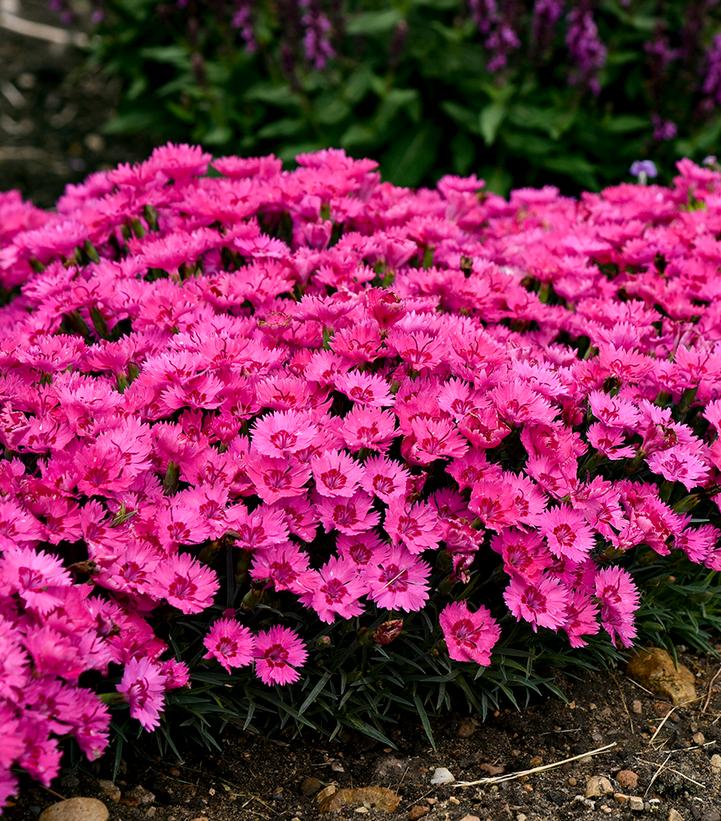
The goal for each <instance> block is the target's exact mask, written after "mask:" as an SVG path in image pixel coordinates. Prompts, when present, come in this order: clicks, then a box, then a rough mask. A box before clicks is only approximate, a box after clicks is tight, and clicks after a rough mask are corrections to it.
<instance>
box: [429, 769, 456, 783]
mask: <svg viewBox="0 0 721 821" xmlns="http://www.w3.org/2000/svg"><path fill="white" fill-rule="evenodd" d="M455 780H456V779H455V778H454V777H453V773H452V772H451V771H450V770H447V769H446V768H445V767H436V769H435V770H434V771H433V775H432V776H431V784H434V785H435V786H438V785H440V784H450V783H451V782H452V781H455Z"/></svg>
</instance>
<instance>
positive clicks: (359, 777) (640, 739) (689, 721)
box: [8, 656, 721, 821]
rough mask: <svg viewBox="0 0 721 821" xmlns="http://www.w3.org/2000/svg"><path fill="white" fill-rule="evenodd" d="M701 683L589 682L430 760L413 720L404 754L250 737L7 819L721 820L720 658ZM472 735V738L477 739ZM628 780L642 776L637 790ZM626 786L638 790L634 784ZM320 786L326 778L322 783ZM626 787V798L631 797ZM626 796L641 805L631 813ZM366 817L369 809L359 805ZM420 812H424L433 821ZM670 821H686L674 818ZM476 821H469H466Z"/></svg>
mask: <svg viewBox="0 0 721 821" xmlns="http://www.w3.org/2000/svg"><path fill="white" fill-rule="evenodd" d="M684 661H685V663H686V664H687V665H688V666H689V667H690V668H691V670H692V671H693V672H694V674H695V676H696V683H697V695H698V698H697V700H696V701H695V702H693V703H691V704H689V705H688V706H682V707H677V708H675V709H673V708H672V704H671V703H670V702H669V701H665V700H663V699H660V698H658V697H657V696H654V695H652V694H650V693H649V692H646V691H645V690H644V689H642V688H641V687H640V686H639V685H638V684H637V683H635V682H633V681H632V680H630V679H629V678H628V677H627V676H626V675H624V674H623V673H622V672H617V673H613V672H611V673H604V674H595V675H590V676H588V678H587V679H586V680H584V681H581V682H575V683H573V682H571V683H569V682H563V681H562V680H561V681H559V683H560V684H561V686H562V687H563V688H564V690H565V692H566V693H567V695H568V698H569V701H568V702H567V703H564V702H563V701H561V700H559V699H546V700H543V701H541V702H539V703H536V704H534V705H531V706H530V707H528V708H526V709H524V710H523V711H522V712H518V711H516V710H515V709H513V708H508V709H504V710H502V711H500V712H498V713H496V714H495V715H494V716H493V717H491V718H490V719H489V720H488V721H487V722H486V723H485V724H483V725H478V724H476V723H475V722H473V721H471V720H469V719H468V718H464V717H461V716H451V717H449V718H448V719H447V721H444V722H442V723H438V724H437V725H436V727H435V731H436V736H437V739H438V749H437V750H435V751H434V750H433V749H432V748H431V747H430V745H429V744H428V741H427V740H426V738H425V736H424V734H423V732H422V730H421V729H420V727H417V726H415V725H414V723H413V722H410V721H407V722H405V723H404V724H403V725H402V726H401V728H400V729H398V730H397V731H395V732H393V733H392V734H391V737H392V738H393V740H394V742H395V743H396V745H397V749H396V750H392V749H391V748H388V747H385V748H384V747H382V746H381V745H379V744H377V743H376V742H373V741H370V740H368V739H365V738H362V737H357V736H355V737H353V736H348V737H346V738H343V739H342V740H340V741H336V742H335V743H333V744H328V743H324V742H322V741H318V740H317V739H312V738H307V737H305V738H303V739H296V740H292V741H290V742H284V741H280V740H275V741H271V740H267V739H260V738H258V737H253V736H251V735H247V734H246V735H231V736H228V737H226V738H225V739H224V742H223V748H224V753H223V754H222V755H217V756H205V757H202V758H199V757H197V756H193V755H190V756H189V757H188V758H187V759H186V760H185V761H184V762H181V763H177V762H176V763H173V762H167V761H161V760H157V759H155V760H153V759H152V758H146V759H145V760H144V761H141V762H139V763H136V764H134V765H132V766H128V765H124V766H123V767H121V775H120V776H119V777H118V780H117V784H116V786H117V789H118V790H119V794H118V793H116V795H115V797H113V796H112V795H111V792H112V790H110V789H109V787H108V785H107V784H105V788H106V789H105V791H103V789H102V787H101V786H100V785H99V783H98V780H97V777H98V776H103V775H106V776H107V767H109V765H108V764H106V765H105V772H104V771H103V766H101V767H99V768H98V769H97V770H96V772H95V773H94V772H91V770H90V769H88V765H87V764H85V765H82V766H78V767H76V768H75V769H74V770H71V771H69V772H66V773H65V775H64V776H63V777H62V778H61V779H60V780H59V781H58V782H57V783H56V784H55V790H56V793H51V792H49V791H46V790H43V789H42V788H39V787H37V786H30V785H28V787H27V789H25V790H24V792H23V796H22V799H21V801H20V802H19V804H18V805H17V806H16V807H15V808H13V809H11V810H10V814H9V816H8V817H9V818H13V819H17V821H31V819H36V818H37V817H38V815H39V813H40V812H41V810H42V809H43V808H45V807H46V806H48V805H50V804H51V803H53V802H54V801H56V800H58V798H59V797H60V796H62V797H71V796H75V795H85V796H97V797H99V798H101V799H102V800H103V801H105V803H106V804H107V805H108V807H109V809H110V812H111V816H110V817H111V819H117V821H140V819H149V818H152V819H155V821H193V820H194V821H203V820H204V819H207V821H241V820H242V821H246V820H247V821H251V819H256V821H257V819H268V821H270V820H271V819H283V820H284V821H292V820H293V819H300V821H306V820H309V819H317V818H325V819H326V821H332V819H334V818H337V819H355V818H358V819H360V817H361V816H365V817H366V818H368V819H369V821H370V819H374V818H378V819H381V818H387V819H391V818H400V819H403V821H405V819H411V821H413V819H414V818H415V819H417V818H419V817H423V818H425V819H427V821H461V819H463V818H464V817H465V816H468V815H471V816H476V817H477V818H478V819H480V821H486V820H487V821H501V820H502V821H505V820H506V819H510V820H511V821H524V819H525V821H541V819H544V821H545V819H553V821H575V819H586V818H588V819H596V818H609V819H631V818H644V817H655V818H659V819H663V821H667V819H669V813H670V812H671V810H676V811H677V812H678V813H680V818H682V819H685V821H689V820H690V819H701V820H702V821H719V820H720V819H721V760H719V759H713V764H717V767H714V766H713V764H712V756H713V755H714V754H715V752H716V751H718V752H719V753H721V675H719V673H720V672H721V668H720V667H719V662H718V660H713V659H703V658H698V657H694V656H685V657H684ZM469 733H470V734H469ZM607 744H615V746H614V747H612V748H611V749H609V750H608V751H607V752H605V753H601V754H598V755H595V756H592V757H585V758H581V759H579V760H576V761H574V762H571V763H569V764H565V765H563V766H561V767H557V768H554V769H550V770H547V771H545V772H537V773H535V774H533V775H530V776H526V777H522V778H516V779H514V780H510V781H508V782H505V783H499V784H487V785H484V786H477V787H468V788H458V787H453V786H452V785H446V786H438V787H434V786H432V785H431V783H430V781H431V777H432V774H433V771H434V769H435V768H436V767H446V768H447V769H448V770H450V772H451V773H452V774H453V776H454V777H455V778H456V779H457V780H468V781H471V780H476V779H479V778H483V777H487V776H489V774H490V775H495V774H500V773H506V774H510V773H515V772H517V771H519V770H525V769H529V768H532V767H539V766H543V765H547V764H553V763H555V762H558V761H560V760H563V759H566V758H570V757H572V756H577V755H579V754H582V753H586V752H588V751H591V750H595V749H597V748H599V747H603V746H605V745H607ZM621 770H630V771H631V772H632V774H635V776H637V779H638V780H637V784H636V785H635V786H633V785H632V783H629V781H624V775H620V776H619V772H620V771H621ZM591 776H604V777H606V778H608V779H609V781H610V783H611V787H612V789H613V792H612V793H609V794H608V795H604V796H601V797H595V798H590V799H588V798H586V797H585V793H586V788H587V783H588V779H589V778H590V777H591ZM625 778H627V779H630V782H633V775H631V776H628V775H626V776H625ZM309 779H317V782H316V783H313V782H312V781H310V780H309ZM624 784H625V785H626V786H623V785H624ZM331 785H332V786H335V787H338V788H343V787H365V786H382V787H388V788H390V789H391V790H393V791H394V792H395V793H397V794H398V796H399V797H400V804H399V807H398V809H397V810H396V812H395V813H393V815H388V814H386V813H383V812H380V811H378V810H376V809H374V808H370V809H368V808H365V807H362V805H359V804H357V803H356V804H354V805H353V806H350V807H349V808H347V809H345V810H343V811H341V812H338V813H321V812H320V811H319V802H318V796H317V794H316V795H306V794H304V792H305V793H310V792H312V789H318V788H322V787H327V786H331ZM629 796H634V797H636V798H637V799H639V800H636V801H634V802H631V801H630V799H629ZM359 806H360V807H361V809H358V807H359ZM416 808H423V810H424V811H425V812H424V813H423V814H422V815H421V813H422V810H420V809H416ZM670 818H671V819H672V821H679V817H678V816H674V815H673V814H671V816H670ZM468 821H470V819H469V820H468Z"/></svg>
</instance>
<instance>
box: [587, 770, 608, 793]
mask: <svg viewBox="0 0 721 821" xmlns="http://www.w3.org/2000/svg"><path fill="white" fill-rule="evenodd" d="M612 792H613V785H612V784H611V782H610V781H609V780H608V779H607V778H606V776H604V775H592V776H591V777H590V778H589V779H588V781H587V782H586V798H596V797H597V796H599V795H608V794H609V793H612Z"/></svg>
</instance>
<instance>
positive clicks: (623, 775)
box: [616, 770, 638, 790]
mask: <svg viewBox="0 0 721 821" xmlns="http://www.w3.org/2000/svg"><path fill="white" fill-rule="evenodd" d="M616 781H618V784H619V786H620V787H621V789H623V790H635V789H636V788H637V787H638V775H637V774H636V773H635V772H634V771H633V770H620V771H619V772H617V773H616Z"/></svg>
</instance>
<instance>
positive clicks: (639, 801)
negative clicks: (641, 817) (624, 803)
mask: <svg viewBox="0 0 721 821" xmlns="http://www.w3.org/2000/svg"><path fill="white" fill-rule="evenodd" d="M628 807H629V809H630V810H631V812H643V811H644V809H645V807H644V804H643V798H641V797H640V796H638V795H630V796H629V797H628Z"/></svg>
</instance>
